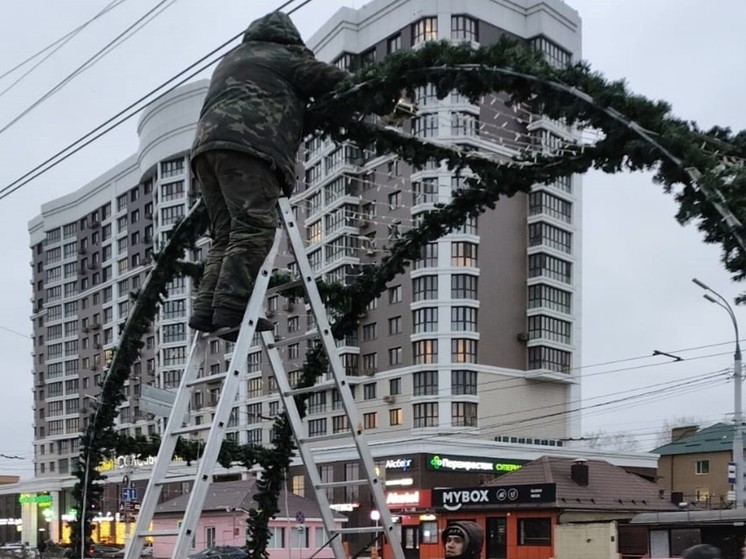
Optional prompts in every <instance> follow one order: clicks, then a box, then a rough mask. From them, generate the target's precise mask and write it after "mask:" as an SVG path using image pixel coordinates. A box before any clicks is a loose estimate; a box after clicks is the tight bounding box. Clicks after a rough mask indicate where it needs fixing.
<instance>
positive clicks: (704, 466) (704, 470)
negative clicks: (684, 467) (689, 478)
mask: <svg viewBox="0 0 746 559" xmlns="http://www.w3.org/2000/svg"><path fill="white" fill-rule="evenodd" d="M694 473H695V474H697V475H698V476H703V475H706V474H709V473H710V461H709V460H697V461H696V462H695V463H694Z"/></svg>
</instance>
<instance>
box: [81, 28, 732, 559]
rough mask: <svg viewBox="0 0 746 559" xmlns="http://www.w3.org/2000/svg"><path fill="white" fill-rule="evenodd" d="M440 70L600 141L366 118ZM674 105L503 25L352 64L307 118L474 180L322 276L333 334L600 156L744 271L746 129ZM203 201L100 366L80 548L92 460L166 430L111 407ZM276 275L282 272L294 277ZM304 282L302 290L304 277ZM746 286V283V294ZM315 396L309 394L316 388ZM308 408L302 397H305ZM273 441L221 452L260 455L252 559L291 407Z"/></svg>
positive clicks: (93, 477) (143, 444) (318, 127)
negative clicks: (555, 62)
mask: <svg viewBox="0 0 746 559" xmlns="http://www.w3.org/2000/svg"><path fill="white" fill-rule="evenodd" d="M427 84H433V85H434V86H435V91H436V93H437V97H438V98H441V99H442V98H444V97H445V96H447V95H449V94H450V93H451V92H452V91H457V92H459V93H460V94H462V95H463V96H465V97H466V98H468V99H469V100H470V101H472V102H476V101H478V100H479V99H480V98H482V97H484V96H489V95H494V94H496V93H500V95H501V97H500V98H501V99H502V98H503V96H506V98H505V99H504V102H506V103H507V105H508V106H513V107H519V106H520V107H526V108H527V109H528V110H530V111H531V112H532V113H534V114H542V115H546V116H547V117H548V118H551V119H563V120H564V122H566V123H567V125H574V126H576V127H578V128H586V129H592V130H595V131H599V138H598V140H597V141H596V142H595V143H593V144H584V143H582V142H580V141H578V142H577V143H575V144H572V145H567V146H563V148H562V149H561V150H555V151H543V152H540V151H536V150H534V149H527V150H521V151H518V152H516V153H515V155H514V156H513V157H510V158H505V157H503V158H502V159H500V158H498V157H497V156H494V155H491V154H486V153H482V152H476V151H473V150H469V149H468V148H465V147H459V146H455V145H446V144H439V143H437V142H434V141H424V140H422V139H419V138H416V137H414V136H412V135H410V134H408V133H406V132H405V131H404V130H402V129H401V128H399V127H396V126H385V125H381V124H375V123H371V122H370V118H368V117H366V115H390V114H391V113H392V112H394V111H395V109H396V106H397V100H398V99H399V98H400V96H401V94H402V92H405V95H406V96H407V97H409V98H414V96H415V88H417V87H420V86H424V85H427ZM670 110H671V108H670V106H669V105H668V104H667V103H665V102H662V101H651V100H648V99H646V98H644V97H642V96H639V95H633V94H631V93H630V92H629V91H628V90H627V88H626V86H625V85H624V83H623V82H619V81H617V82H608V81H606V80H605V79H604V78H603V77H602V76H601V75H600V74H597V73H594V72H592V71H591V69H590V68H589V67H588V66H587V65H585V64H583V63H579V64H575V65H573V66H568V67H566V68H560V69H558V68H554V67H552V66H550V65H549V64H548V63H546V62H545V61H544V59H543V58H542V55H541V54H540V53H539V52H536V51H533V50H531V49H529V48H527V47H526V46H524V45H522V44H519V43H516V42H513V41H510V40H507V39H503V40H501V41H499V42H497V43H495V44H493V45H491V46H486V47H480V48H472V47H471V46H469V45H453V44H450V43H447V42H431V43H427V44H425V45H424V46H423V47H422V48H419V49H417V50H410V51H400V52H397V53H394V54H392V55H389V56H387V57H386V58H385V59H384V60H383V61H381V62H379V63H374V64H371V65H369V66H366V67H365V68H363V69H361V70H359V71H358V72H356V73H354V74H352V75H351V76H350V77H349V78H348V79H347V80H346V81H345V82H344V83H343V84H342V85H341V86H340V87H339V88H338V89H337V90H336V91H335V92H332V93H330V94H329V95H328V96H326V97H324V98H321V99H319V100H317V101H315V102H314V103H313V104H312V105H311V107H310V108H309V111H308V114H307V122H306V132H307V133H309V134H311V133H319V134H322V135H327V136H329V137H331V138H332V139H333V140H335V141H337V142H352V143H354V144H356V145H358V146H359V147H361V148H365V149H368V150H373V151H375V153H377V154H379V155H387V154H394V155H396V156H398V157H399V158H401V159H402V160H403V161H405V162H407V163H409V164H411V165H412V166H413V167H415V168H418V167H423V166H424V165H426V164H427V163H428V162H430V161H438V162H442V163H444V164H445V165H447V167H448V168H449V169H450V170H452V171H454V172H463V173H464V176H466V177H467V178H466V179H465V184H466V188H464V189H461V190H458V191H456V192H454V194H453V197H452V200H451V202H450V203H448V204H445V205H444V204H436V205H435V206H434V207H433V209H432V211H430V212H428V213H427V214H425V215H424V218H423V219H422V221H421V223H419V224H418V225H417V226H416V227H414V228H413V229H411V230H409V231H407V232H405V233H403V234H402V235H400V236H399V237H398V238H397V239H396V240H395V241H394V242H393V243H392V244H391V245H390V246H389V247H388V248H387V254H386V255H385V256H384V257H383V258H381V260H380V262H379V263H377V264H374V265H368V266H363V267H361V274H360V276H357V277H356V278H355V279H354V280H353V281H352V282H351V283H350V284H349V285H345V286H342V285H324V284H321V283H320V290H321V292H322V295H323V298H324V300H325V303H326V305H327V307H328V308H329V310H330V312H331V313H332V314H333V315H334V317H336V320H334V322H333V324H332V331H333V334H334V336H335V338H337V339H340V338H343V337H344V336H348V335H351V334H353V333H355V332H356V329H357V328H358V317H359V315H360V313H361V312H362V311H364V310H365V308H366V306H367V305H368V304H369V303H370V302H371V301H372V300H373V299H374V298H376V297H378V296H379V295H381V294H382V293H383V292H384V291H385V290H386V288H387V285H388V284H389V283H390V282H391V281H392V280H393V279H394V278H396V277H397V276H398V275H399V274H401V273H403V272H404V271H405V270H406V268H407V266H408V265H410V263H411V262H412V261H414V260H416V259H418V258H419V257H420V256H421V252H422V250H423V248H424V247H425V246H426V245H427V243H430V242H434V241H436V240H437V239H438V238H440V237H442V236H443V235H444V234H447V233H448V232H450V231H453V230H454V229H457V228H459V227H460V226H462V225H463V224H464V223H465V221H466V220H467V219H468V218H471V217H476V216H478V215H481V214H482V213H484V212H485V211H487V210H489V209H493V208H494V207H495V205H496V203H497V202H498V201H499V199H500V198H501V197H510V196H514V195H515V194H517V193H519V192H529V191H530V190H531V188H532V186H533V185H534V184H551V183H553V182H555V181H557V180H559V179H562V178H564V177H570V176H572V175H574V174H581V173H585V172H586V171H588V170H589V169H599V170H602V171H604V172H607V173H616V172H620V171H622V170H630V171H638V170H653V171H654V173H655V174H654V180H655V181H656V182H657V183H659V184H661V185H662V186H663V188H664V190H665V191H666V192H668V193H672V194H673V195H674V196H675V199H676V201H677V202H678V204H679V210H678V213H677V216H676V217H677V219H678V221H679V222H680V223H682V224H684V223H687V222H690V221H694V220H696V221H697V226H698V227H699V229H700V230H701V231H702V232H703V234H704V241H705V242H707V243H717V244H720V245H721V247H722V251H723V252H722V261H723V264H724V265H725V267H726V269H727V270H728V271H729V272H730V273H731V274H732V277H733V278H734V279H735V280H736V281H740V280H742V279H744V277H745V276H746V246H744V243H743V238H744V231H743V226H742V224H743V223H744V220H746V171H745V170H744V165H743V159H744V158H745V157H746V132H739V133H737V134H734V133H732V132H731V131H730V129H728V128H720V127H715V128H712V129H711V130H709V131H707V132H704V131H702V130H699V129H698V128H697V127H696V125H695V124H694V123H688V122H686V121H683V120H680V119H677V118H674V117H673V116H672V115H671V114H670ZM205 213H206V212H204V210H203V209H202V206H201V205H199V206H197V207H196V208H195V209H194V210H193V211H192V213H190V215H189V216H188V217H187V218H185V219H184V220H183V221H182V222H181V223H180V224H179V225H178V226H177V227H176V229H175V231H174V234H173V236H172V238H171V240H170V242H169V243H168V245H167V246H166V247H165V248H164V250H163V252H162V253H161V254H160V255H159V257H158V259H157V262H156V265H155V266H154V268H153V270H152V271H151V274H150V276H149V279H148V280H147V282H146V284H145V286H144V288H143V289H142V290H141V292H140V293H139V294H138V296H137V301H136V304H135V307H134V308H133V311H132V313H131V314H130V317H129V319H128V320H127V323H126V325H125V328H124V330H123V332H122V335H121V339H120V345H119V347H118V348H117V350H116V352H115V354H114V358H113V360H112V362H111V364H110V366H109V370H108V373H107V375H106V377H105V379H104V382H103V385H102V387H101V388H102V390H101V396H100V399H99V401H98V403H97V405H96V406H95V408H94V411H93V413H92V415H91V420H90V421H89V423H88V428H87V430H86V434H85V436H84V437H83V440H82V444H81V457H80V460H79V464H78V470H77V471H76V473H75V475H76V476H77V477H78V479H79V482H78V484H77V485H76V488H75V491H74V496H75V498H76V499H77V500H78V503H79V505H78V507H79V510H80V511H82V513H81V514H80V515H79V522H80V524H81V525H80V527H78V528H77V529H76V528H74V529H73V538H74V545H75V546H76V550H77V552H78V553H76V555H78V554H79V555H80V556H81V557H82V556H83V548H87V547H88V545H83V543H90V534H91V530H90V515H89V514H87V513H86V511H90V510H91V507H90V503H91V500H92V499H93V500H95V499H97V498H98V495H100V491H101V481H102V480H103V479H104V476H103V475H101V474H100V473H99V472H98V471H97V470H95V469H94V468H93V466H94V465H97V464H98V463H99V462H100V461H101V460H102V459H103V458H104V457H105V455H106V454H107V453H113V452H118V453H128V454H130V453H131V454H137V455H139V456H155V455H156V453H157V448H158V444H159V439H158V438H155V437H151V438H145V437H137V438H132V437H128V436H125V435H122V434H118V433H116V432H115V430H114V428H113V425H114V418H115V416H116V409H117V406H118V404H119V403H121V402H122V401H123V399H124V396H123V386H124V382H125V380H127V378H128V375H129V370H130V366H131V365H132V364H133V363H134V361H135V360H136V359H137V355H138V350H139V349H140V348H141V347H142V345H143V344H142V341H141V338H142V336H143V334H144V333H145V332H146V331H147V329H148V327H149V325H150V323H151V321H152V319H153V316H154V315H155V311H156V308H157V305H158V303H159V302H160V301H161V297H162V296H164V295H165V294H166V286H167V284H168V281H169V280H170V279H171V278H172V277H173V276H174V274H177V273H190V274H193V275H195V276H196V275H197V274H198V273H199V271H198V270H195V269H194V266H192V265H188V264H186V263H179V258H182V257H183V252H184V250H185V248H186V247H188V246H189V245H191V244H193V243H194V242H195V240H196V239H197V238H198V237H199V236H200V235H201V234H203V233H204V231H205V227H206V216H205ZM289 280H290V278H289V277H287V276H277V277H275V278H273V282H274V284H281V283H285V282H287V281H289ZM298 294H299V295H300V294H301V290H298ZM744 300H746V295H742V296H740V297H739V299H738V302H739V303H740V302H743V301H744ZM327 368H328V363H327V361H326V358H325V355H324V353H323V351H322V350H321V348H319V347H316V348H313V349H312V350H310V351H309V352H308V354H307V355H306V361H305V363H304V367H303V372H302V375H301V381H300V383H301V384H300V386H312V385H314V384H315V383H316V381H317V380H318V378H319V377H320V375H323V374H324V373H325V372H326V370H327ZM306 397H307V396H306ZM298 401H299V406H300V407H301V410H300V411H301V413H302V414H303V412H304V409H303V398H302V397H299V400H298ZM273 433H274V437H273V441H272V446H271V447H266V448H265V447H261V446H257V445H238V444H236V443H232V442H230V441H225V442H224V443H223V446H222V449H221V453H220V457H219V462H220V464H221V465H223V466H225V467H229V466H231V465H233V464H241V465H242V466H243V467H246V468H251V467H253V466H255V465H258V466H260V467H261V468H262V469H263V475H262V478H261V480H259V481H258V482H257V486H258V494H257V496H256V500H257V507H256V508H254V509H252V510H251V511H250V518H249V521H248V525H247V544H248V548H249V554H250V557H251V559H266V558H267V557H268V554H267V544H268V540H269V531H268V527H267V523H268V521H269V519H271V518H272V517H273V516H274V515H275V514H276V513H277V512H279V507H278V505H277V501H278V497H279V493H280V490H281V488H282V487H283V486H284V484H285V481H286V479H285V476H286V472H287V469H288V466H289V464H290V460H291V458H292V456H293V452H294V450H295V445H294V442H293V438H292V433H291V429H290V426H289V423H288V420H287V417H286V416H285V415H282V416H280V417H278V418H277V420H276V423H275V429H274V430H273ZM176 454H178V455H179V456H180V457H182V458H184V459H186V460H187V461H190V460H196V459H198V458H199V455H200V445H199V444H197V443H194V442H189V441H180V442H179V445H177V450H176Z"/></svg>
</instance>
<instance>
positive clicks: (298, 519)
mask: <svg viewBox="0 0 746 559" xmlns="http://www.w3.org/2000/svg"><path fill="white" fill-rule="evenodd" d="M295 521H296V522H297V523H298V524H303V523H304V522H305V521H306V515H305V514H303V511H302V510H299V511H298V512H296V513H295Z"/></svg>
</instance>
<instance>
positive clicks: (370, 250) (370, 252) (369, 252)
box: [365, 248, 376, 256]
mask: <svg viewBox="0 0 746 559" xmlns="http://www.w3.org/2000/svg"><path fill="white" fill-rule="evenodd" d="M365 254H367V255H368V256H374V255H375V254H376V251H375V250H373V249H372V248H369V249H368V250H366V251H365Z"/></svg>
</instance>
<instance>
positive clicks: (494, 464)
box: [427, 454, 524, 473]
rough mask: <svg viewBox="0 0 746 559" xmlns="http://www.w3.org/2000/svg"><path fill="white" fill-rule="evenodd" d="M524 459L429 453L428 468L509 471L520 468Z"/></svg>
mask: <svg viewBox="0 0 746 559" xmlns="http://www.w3.org/2000/svg"><path fill="white" fill-rule="evenodd" d="M523 464H524V462H523V461H517V460H499V459H498V460H495V459H494V458H474V457H471V456H449V455H445V454H428V455H427V469H428V470H434V471H436V472H493V473H507V472H514V471H516V470H520V469H521V467H522V466H523Z"/></svg>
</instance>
